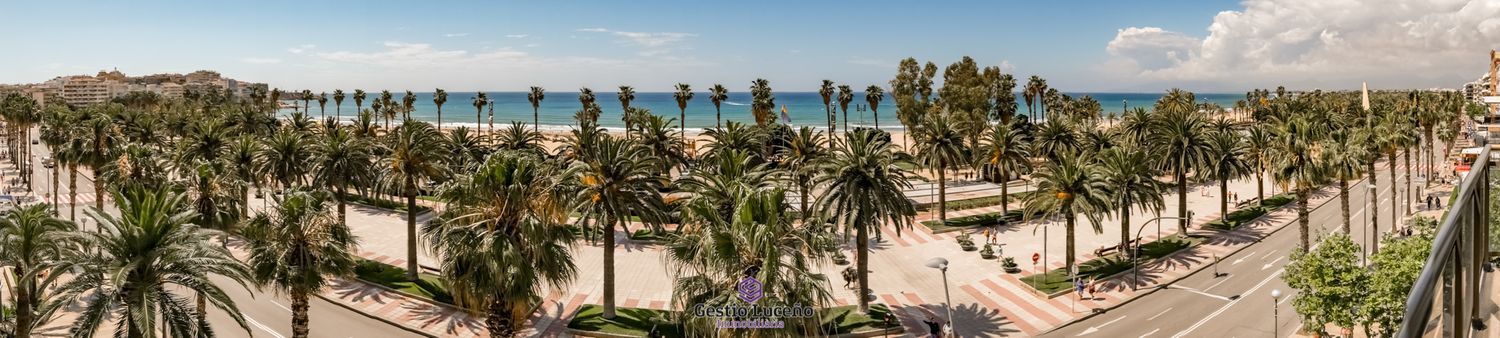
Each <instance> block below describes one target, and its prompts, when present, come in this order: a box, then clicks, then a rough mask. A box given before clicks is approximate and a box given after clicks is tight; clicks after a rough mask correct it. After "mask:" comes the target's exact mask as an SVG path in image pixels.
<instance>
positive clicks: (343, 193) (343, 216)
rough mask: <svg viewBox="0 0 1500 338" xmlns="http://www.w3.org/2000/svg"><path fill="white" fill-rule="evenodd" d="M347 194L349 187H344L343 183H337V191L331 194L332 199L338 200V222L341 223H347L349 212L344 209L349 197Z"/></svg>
mask: <svg viewBox="0 0 1500 338" xmlns="http://www.w3.org/2000/svg"><path fill="white" fill-rule="evenodd" d="M348 195H349V188H348V187H345V186H344V185H343V184H340V185H339V191H338V193H335V194H333V199H334V200H337V201H338V202H339V224H343V225H348V224H349V213H348V211H347V209H346V208H347V204H348V203H347V202H346V200H348V199H349V198H348V197H349V196H348Z"/></svg>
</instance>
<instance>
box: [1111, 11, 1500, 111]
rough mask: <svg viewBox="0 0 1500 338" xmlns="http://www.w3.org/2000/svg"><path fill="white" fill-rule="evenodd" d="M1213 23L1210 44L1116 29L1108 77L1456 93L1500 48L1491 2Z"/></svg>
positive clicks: (1254, 16) (1265, 15)
mask: <svg viewBox="0 0 1500 338" xmlns="http://www.w3.org/2000/svg"><path fill="white" fill-rule="evenodd" d="M1243 5H1244V6H1245V8H1244V9H1243V10H1239V11H1225V12H1220V13H1219V14H1218V15H1215V16H1214V20H1213V23H1212V24H1210V25H1209V27H1208V29H1207V30H1208V35H1207V36H1206V37H1202V38H1197V37H1193V36H1189V35H1188V34H1184V33H1181V32H1173V31H1168V30H1164V29H1160V28H1155V27H1129V28H1125V29H1121V30H1119V31H1118V32H1117V33H1116V35H1115V38H1114V39H1113V40H1111V41H1110V42H1109V44H1108V45H1107V46H1106V47H1105V50H1106V51H1107V52H1108V53H1109V55H1110V61H1108V62H1107V63H1106V64H1104V65H1103V66H1104V67H1103V68H1104V70H1106V71H1107V73H1108V74H1111V75H1113V76H1116V77H1120V78H1122V79H1134V80H1136V81H1135V82H1148V83H1160V84H1174V83H1182V84H1196V85H1198V86H1204V87H1210V88H1213V87H1217V88H1221V89H1237V90H1242V89H1245V88H1249V87H1252V86H1254V87H1269V86H1275V85H1281V84H1285V85H1288V86H1292V87H1296V88H1311V87H1323V88H1352V87H1357V86H1358V84H1359V83H1360V82H1361V81H1370V83H1371V85H1372V87H1382V88H1387V87H1399V88H1411V87H1429V86H1445V87H1454V86H1457V85H1459V84H1460V83H1461V82H1464V81H1468V80H1472V78H1475V77H1477V75H1478V73H1480V72H1482V71H1483V70H1484V66H1485V65H1484V58H1485V55H1486V54H1485V52H1486V51H1488V49H1489V48H1490V47H1491V46H1492V45H1491V43H1492V42H1494V41H1497V40H1500V2H1497V1H1493V0H1375V1H1364V2H1361V1H1354V0H1246V1H1245V2H1243Z"/></svg>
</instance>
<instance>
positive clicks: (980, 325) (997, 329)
mask: <svg viewBox="0 0 1500 338" xmlns="http://www.w3.org/2000/svg"><path fill="white" fill-rule="evenodd" d="M932 306H935V307H938V308H937V309H935V310H937V311H933V313H942V308H941V307H942V305H932ZM944 320H946V318H944ZM953 322H954V323H956V324H957V325H956V326H954V327H953V329H954V331H953V332H954V334H953V335H952V336H953V337H996V336H1001V337H1003V336H1011V335H1021V334H1022V333H1021V331H1020V330H1017V329H1015V327H1016V325H1015V320H1013V319H1011V318H1006V317H1005V316H1004V315H1001V314H1000V311H999V310H994V309H987V308H985V307H983V306H980V305H979V304H978V303H969V304H958V305H957V306H956V307H954V308H953Z"/></svg>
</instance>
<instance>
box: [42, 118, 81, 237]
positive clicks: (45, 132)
mask: <svg viewBox="0 0 1500 338" xmlns="http://www.w3.org/2000/svg"><path fill="white" fill-rule="evenodd" d="M74 116H75V114H74V113H73V111H71V110H69V109H68V106H66V105H51V106H48V107H47V110H46V113H45V115H43V117H42V123H41V135H40V138H41V141H42V144H44V145H46V146H47V150H48V152H50V153H52V154H53V155H52V157H53V166H52V170H51V171H52V212H53V213H54V215H55V214H56V213H57V212H58V210H59V209H58V201H59V200H61V199H62V198H61V195H58V184H57V181H58V177H59V176H61V175H60V174H59V172H58V170H61V169H62V167H63V164H62V160H60V159H57V157H58V155H57V154H58V153H59V152H60V151H62V148H63V146H64V145H66V144H67V143H68V140H70V139H72V138H73V137H74V130H75V129H76V128H74V125H73V124H74V123H75V122H74Z"/></svg>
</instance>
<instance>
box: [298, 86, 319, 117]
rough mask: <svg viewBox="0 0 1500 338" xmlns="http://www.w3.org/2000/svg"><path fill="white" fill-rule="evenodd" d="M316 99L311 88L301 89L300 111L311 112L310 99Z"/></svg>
mask: <svg viewBox="0 0 1500 338" xmlns="http://www.w3.org/2000/svg"><path fill="white" fill-rule="evenodd" d="M314 99H317V96H314V95H313V92H312V91H311V90H307V89H303V90H302V113H303V114H312V100H314Z"/></svg>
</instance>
